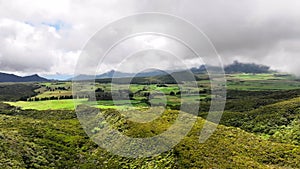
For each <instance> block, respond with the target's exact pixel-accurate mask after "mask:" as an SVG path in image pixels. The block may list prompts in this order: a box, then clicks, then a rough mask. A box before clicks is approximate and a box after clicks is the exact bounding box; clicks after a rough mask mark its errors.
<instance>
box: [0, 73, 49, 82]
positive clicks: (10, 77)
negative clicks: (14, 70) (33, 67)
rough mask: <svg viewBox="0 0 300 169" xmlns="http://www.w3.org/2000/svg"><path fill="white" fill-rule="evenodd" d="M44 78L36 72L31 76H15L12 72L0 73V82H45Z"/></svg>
mask: <svg viewBox="0 0 300 169" xmlns="http://www.w3.org/2000/svg"><path fill="white" fill-rule="evenodd" d="M46 81H49V80H48V79H46V78H43V77H40V76H39V75H37V74H34V75H31V76H24V77H21V76H17V75H14V74H7V73H0V82H46Z"/></svg>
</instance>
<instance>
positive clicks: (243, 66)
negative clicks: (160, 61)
mask: <svg viewBox="0 0 300 169" xmlns="http://www.w3.org/2000/svg"><path fill="white" fill-rule="evenodd" d="M207 68H209V69H210V70H211V71H213V70H216V71H218V70H220V69H219V68H218V67H216V66H212V65H200V66H199V67H193V68H191V69H189V70H166V71H162V70H158V69H149V70H147V71H143V72H140V73H137V74H135V73H126V72H120V71H115V70H111V71H108V72H106V73H103V74H100V75H96V77H95V76H93V75H78V76H76V77H75V78H73V80H93V79H110V78H129V77H154V76H165V75H170V74H171V73H176V72H185V73H187V72H188V71H191V72H192V73H194V74H206V73H207V70H206V69H207ZM224 71H225V73H228V74H230V73H270V72H271V70H270V67H269V66H265V65H258V64H254V63H240V62H238V61H234V62H233V63H232V64H229V65H226V66H225V67H224ZM69 80H72V79H69Z"/></svg>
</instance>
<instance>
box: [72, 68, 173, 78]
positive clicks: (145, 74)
mask: <svg viewBox="0 0 300 169" xmlns="http://www.w3.org/2000/svg"><path fill="white" fill-rule="evenodd" d="M167 72H170V71H167ZM167 72H165V71H161V70H156V69H150V70H147V71H143V72H140V73H137V74H135V73H126V72H120V71H115V70H111V71H109V72H106V73H103V74H100V75H96V77H95V76H93V75H84V74H81V75H78V76H76V77H75V78H73V80H92V79H108V78H128V77H152V76H162V75H167V74H168V73H167ZM70 80H72V79H70Z"/></svg>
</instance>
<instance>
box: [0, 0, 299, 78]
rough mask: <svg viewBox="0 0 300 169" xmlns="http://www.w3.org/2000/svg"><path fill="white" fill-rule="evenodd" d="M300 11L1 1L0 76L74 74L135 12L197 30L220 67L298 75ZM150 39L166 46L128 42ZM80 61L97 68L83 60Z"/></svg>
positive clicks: (112, 62) (197, 3) (244, 4)
mask: <svg viewBox="0 0 300 169" xmlns="http://www.w3.org/2000/svg"><path fill="white" fill-rule="evenodd" d="M299 9H300V2H298V1H295V0H274V1H261V0H244V1H239V2H237V1H233V0H215V1H206V0H176V1H174V0H165V1H160V0H153V1H147V0H128V1H118V0H110V1H98V0H91V1H82V0H74V1H70V0H51V1H43V2H42V1H37V0H26V1H24V0H15V1H5V0H0V71H7V72H16V73H19V74H21V73H22V74H31V73H42V74H46V75H47V74H49V75H51V74H52V75H55V74H72V73H73V72H74V68H75V65H76V62H77V59H78V57H79V55H80V52H81V50H82V48H83V47H84V46H85V44H86V43H87V42H88V40H89V39H90V38H91V37H92V36H93V35H94V34H95V33H96V32H97V31H98V30H99V29H101V28H102V27H103V26H105V25H107V24H109V23H110V22H112V21H114V20H116V19H118V18H121V17H124V16H128V15H133V14H136V13H139V12H163V13H169V14H172V15H176V16H179V17H182V18H184V19H186V20H188V21H190V22H191V23H193V24H195V25H196V26H197V27H199V29H201V30H202V31H203V32H204V33H205V34H206V35H207V36H208V38H209V39H210V40H211V41H212V43H213V44H214V45H215V47H216V49H217V51H218V53H219V54H220V56H221V57H222V59H223V61H224V63H225V64H228V63H230V62H232V61H233V60H240V61H245V62H256V63H262V64H266V65H269V66H271V67H272V68H274V69H279V70H283V71H288V72H292V73H295V74H299V75H300V68H299V66H298V64H297V63H300V57H299V54H300V50H299V44H300V22H299V18H300V10H299ZM137 24H138V23H137ZM120 29H122V28H120ZM170 31H172V30H170ZM174 31H176V29H174ZM112 33H113V32H112ZM102 41H105V40H102ZM151 41H153V42H155V41H156V42H155V45H157V46H165V48H167V47H168V45H167V44H164V40H161V38H159V37H157V38H154V39H153V38H152V40H151V39H149V38H145V39H139V40H136V39H135V40H132V41H130V42H129V41H127V43H128V46H139V44H147V43H148V46H149V43H150V44H151V43H153V42H151ZM169 42H170V41H168V43H169ZM155 45H154V46H155ZM128 46H126V45H123V47H122V45H121V46H119V48H118V49H117V50H116V51H115V52H112V54H114V55H112V54H111V55H110V56H109V57H108V58H107V59H106V62H105V63H106V64H105V65H103V69H102V70H101V71H106V70H109V69H111V68H112V67H113V66H116V65H117V64H118V58H116V57H114V56H116V55H121V54H122V53H129V52H127V51H129V48H128ZM150 46H151V45H150ZM169 46H172V45H169ZM152 47H153V45H152ZM171 48H172V49H169V50H170V51H173V52H174V53H177V55H179V57H181V58H182V59H185V60H186V62H187V63H188V64H189V65H190V66H194V65H196V63H198V62H199V64H200V61H199V60H198V59H195V58H194V57H188V56H192V55H190V54H187V53H188V52H186V51H185V52H181V53H180V52H178V51H176V49H174V46H172V47H171ZM131 53H132V51H131ZM178 53H180V54H178ZM153 58H155V57H152V59H153ZM92 60H93V59H92ZM85 62H86V64H87V65H89V64H95V65H97V64H96V63H94V62H92V63H91V60H89V59H86V60H85ZM132 62H134V61H132ZM160 63H161V67H170V66H171V67H172V66H174V65H175V66H176V63H172V61H170V63H169V64H168V62H165V61H163V62H157V64H158V65H159V64H160ZM128 64H129V65H134V64H130V63H128ZM93 69H94V68H91V70H90V71H93ZM131 71H134V70H131Z"/></svg>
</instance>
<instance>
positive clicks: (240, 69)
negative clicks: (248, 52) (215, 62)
mask: <svg viewBox="0 0 300 169" xmlns="http://www.w3.org/2000/svg"><path fill="white" fill-rule="evenodd" d="M225 72H226V73H270V67H269V66H265V65H258V64H255V63H240V62H238V61H234V62H233V63H232V64H230V65H227V66H225Z"/></svg>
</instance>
